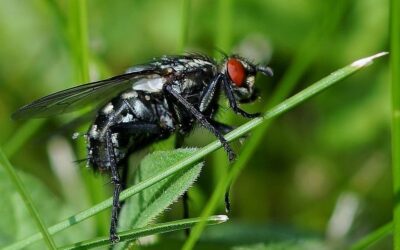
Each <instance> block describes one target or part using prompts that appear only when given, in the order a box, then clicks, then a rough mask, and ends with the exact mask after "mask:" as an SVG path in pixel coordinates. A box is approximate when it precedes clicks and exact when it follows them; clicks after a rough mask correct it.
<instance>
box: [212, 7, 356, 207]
mask: <svg viewBox="0 0 400 250" xmlns="http://www.w3.org/2000/svg"><path fill="white" fill-rule="evenodd" d="M219 3H220V4H219V13H218V17H219V19H218V20H219V22H218V24H219V25H218V27H219V29H220V30H221V31H219V32H217V39H216V44H217V47H218V48H223V49H225V50H227V49H228V48H230V43H229V42H230V40H231V36H230V32H231V30H230V24H231V23H232V22H233V20H232V15H233V13H232V1H230V0H220V1H219ZM347 6H348V1H347V0H339V1H336V2H330V1H328V2H326V3H325V5H324V9H323V11H321V12H322V14H321V16H322V17H323V18H322V20H323V21H322V22H320V23H316V24H315V25H314V27H313V29H312V31H311V32H310V34H309V35H308V36H307V38H306V39H305V41H304V42H302V44H301V46H300V47H299V49H298V52H297V54H296V55H295V56H294V59H293V62H292V63H291V64H290V67H289V68H288V70H287V71H286V73H285V75H284V76H283V78H282V80H281V81H280V82H279V83H278V84H277V86H278V88H277V90H276V92H275V93H274V95H273V96H271V99H270V100H269V101H268V102H267V104H266V105H265V108H264V110H268V109H269V108H271V107H273V106H274V105H276V104H278V103H279V102H281V101H282V100H284V99H285V98H287V97H288V96H289V94H290V93H291V92H292V91H293V89H294V88H295V87H296V85H297V84H298V82H299V79H300V78H301V77H302V76H303V74H304V72H305V71H306V70H307V69H308V67H309V66H310V64H311V63H312V62H313V60H314V58H315V57H316V56H317V55H318V51H319V50H320V49H321V48H323V47H324V46H325V45H326V44H327V43H328V41H329V38H330V36H331V35H332V34H333V32H334V31H335V30H336V28H337V26H338V24H339V22H340V20H341V17H342V16H343V14H344V12H345V10H347ZM227 51H229V50H227ZM272 121H273V120H271V121H269V122H266V123H264V124H263V125H261V126H260V127H259V128H258V129H256V130H255V131H254V132H253V134H252V136H251V137H250V138H249V139H248V140H247V141H246V142H245V145H244V146H243V150H242V151H241V153H240V157H239V158H238V160H237V161H236V162H235V163H234V165H233V166H231V167H232V168H238V169H243V168H244V167H245V166H246V164H247V163H248V162H249V161H250V160H251V159H252V156H253V153H254V152H256V149H257V148H258V147H259V145H260V144H261V143H262V141H263V139H264V138H265V134H266V132H267V131H268V128H269V126H270V125H271V123H272ZM222 154H225V152H223V151H219V152H217V154H216V155H218V157H214V165H215V166H218V168H213V171H214V174H216V176H217V178H218V179H217V180H216V181H215V183H218V182H219V181H220V180H221V179H224V178H226V174H225V173H226V169H227V168H228V166H227V163H226V160H225V157H220V156H221V155H222ZM222 166H223V167H222ZM234 181H235V180H234V179H233V180H232V183H234ZM213 210H215V208H214V209H213Z"/></svg>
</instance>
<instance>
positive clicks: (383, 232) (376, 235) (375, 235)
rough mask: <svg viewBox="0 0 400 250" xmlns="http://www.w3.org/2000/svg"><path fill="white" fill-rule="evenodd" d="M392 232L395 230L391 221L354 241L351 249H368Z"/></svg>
mask: <svg viewBox="0 0 400 250" xmlns="http://www.w3.org/2000/svg"><path fill="white" fill-rule="evenodd" d="M392 232H393V223H392V222H390V223H388V224H386V225H384V226H382V227H380V228H378V229H376V230H375V231H373V232H371V233H369V234H367V235H366V236H364V237H363V238H362V239H361V240H359V241H357V242H356V243H354V244H353V245H352V246H351V249H352V250H361V249H366V248H368V247H370V246H372V245H373V244H374V243H376V242H377V241H379V240H380V239H382V238H384V237H386V236H387V235H389V234H390V233H392Z"/></svg>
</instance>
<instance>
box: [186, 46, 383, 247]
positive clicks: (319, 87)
mask: <svg viewBox="0 0 400 250" xmlns="http://www.w3.org/2000/svg"><path fill="white" fill-rule="evenodd" d="M386 54H387V52H381V53H378V54H375V55H373V56H370V57H366V58H362V59H360V60H357V61H355V62H353V63H352V64H350V65H348V66H346V67H344V68H341V69H339V70H337V71H335V72H333V73H331V74H330V75H328V76H326V77H325V78H322V79H321V80H319V81H318V82H316V83H314V84H312V85H311V86H309V87H308V88H306V89H304V90H302V91H301V92H299V93H297V94H295V95H294V96H292V97H290V98H288V99H286V100H285V101H283V102H281V103H280V104H278V105H276V106H275V107H273V108H272V109H270V110H269V111H267V112H266V113H265V114H264V116H263V117H262V118H256V119H253V120H251V121H250V122H248V123H246V124H244V125H242V126H240V127H239V128H237V129H235V130H234V131H232V132H231V133H229V134H228V135H227V136H226V138H227V139H228V140H229V141H230V140H232V138H231V137H233V138H237V136H236V133H240V135H243V134H245V133H246V132H248V131H250V130H251V129H253V128H254V127H256V126H258V125H260V124H262V123H263V122H265V121H267V120H269V119H271V118H273V117H276V116H278V115H280V114H281V113H283V112H286V111H288V110H289V109H291V108H293V107H295V106H297V105H298V104H300V103H302V102H303V101H305V100H307V99H309V98H310V97H312V96H314V95H315V94H317V93H320V92H322V91H323V90H325V89H327V88H328V87H330V86H332V85H334V84H335V83H338V82H339V81H341V80H343V79H344V78H346V77H348V76H350V75H352V74H354V73H355V72H357V71H358V70H360V69H362V68H364V67H366V66H368V65H370V64H371V63H372V62H373V60H374V59H375V58H378V57H382V56H384V55H386ZM242 130H245V131H246V132H243V133H242ZM240 135H239V136H240ZM239 160H240V158H239ZM237 166H242V167H243V165H240V164H238V165H234V166H233V167H232V168H231V169H230V171H229V173H228V174H227V175H226V176H224V177H223V178H222V179H221V180H220V182H219V183H218V185H217V187H216V189H215V191H214V193H213V194H212V196H211V199H210V201H209V202H208V203H207V205H206V207H205V209H204V210H203V212H202V214H201V216H202V217H203V218H207V217H208V216H210V215H211V214H212V213H213V211H214V210H215V209H216V207H217V204H218V202H219V201H220V200H221V199H223V197H224V193H225V190H226V188H227V187H228V185H229V183H230V182H231V181H232V180H233V179H234V178H236V177H237V175H238V174H239V173H240V171H241V169H240V168H238V167H237ZM204 226H205V224H204V223H203V222H200V223H199V224H198V225H196V226H195V227H194V228H193V230H192V232H191V234H190V236H189V238H188V240H187V241H186V242H185V245H184V247H183V249H185V250H189V249H192V248H193V247H194V245H195V244H196V242H197V240H198V239H199V238H200V235H201V233H202V231H203V229H204Z"/></svg>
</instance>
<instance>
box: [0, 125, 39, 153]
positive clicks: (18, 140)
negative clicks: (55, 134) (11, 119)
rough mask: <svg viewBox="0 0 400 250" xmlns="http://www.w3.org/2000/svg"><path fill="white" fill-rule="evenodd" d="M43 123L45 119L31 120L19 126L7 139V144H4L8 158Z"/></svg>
mask: <svg viewBox="0 0 400 250" xmlns="http://www.w3.org/2000/svg"><path fill="white" fill-rule="evenodd" d="M44 123H45V120H43V119H41V120H31V121H28V122H26V123H24V125H22V127H21V128H19V129H18V131H17V132H16V133H15V134H14V135H13V137H11V139H10V140H8V142H7V144H6V145H4V153H5V154H6V155H7V157H8V158H11V157H12V156H13V155H14V154H15V153H16V152H17V151H18V150H19V149H20V148H21V147H22V145H24V144H25V142H26V141H27V140H28V139H29V138H31V137H32V135H33V134H35V133H36V132H37V131H38V130H39V129H40V128H41V127H42V126H43V124H44Z"/></svg>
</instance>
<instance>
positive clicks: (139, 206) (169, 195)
mask: <svg viewBox="0 0 400 250" xmlns="http://www.w3.org/2000/svg"><path fill="white" fill-rule="evenodd" d="M195 151H197V150H196V149H193V148H187V149H177V150H174V151H157V152H154V153H152V154H150V155H148V156H147V157H145V158H144V159H143V161H142V162H141V164H140V167H139V169H138V170H137V171H136V174H135V178H134V183H139V182H142V181H143V180H146V179H148V178H149V177H152V176H154V175H156V174H157V173H160V172H163V171H165V170H166V169H168V168H169V167H170V166H171V165H173V164H174V163H176V162H178V161H180V160H182V159H184V158H185V157H188V156H189V155H192V154H193V153H194V152H195ZM202 166H203V163H198V164H196V165H195V166H193V167H190V168H186V169H184V170H181V171H178V172H177V173H175V174H174V175H172V176H169V177H167V178H165V179H163V180H162V181H159V182H158V183H157V184H155V185H153V186H150V187H148V188H146V189H145V190H143V191H142V192H140V193H139V194H137V195H135V196H133V197H132V198H130V199H129V200H127V202H126V203H125V205H124V206H123V208H122V210H121V217H120V220H119V222H120V224H119V227H118V231H124V230H128V229H132V228H139V227H144V226H146V225H148V224H149V223H150V222H151V221H152V220H153V219H154V218H155V217H156V216H157V215H159V214H160V213H161V212H163V211H164V210H165V209H167V208H168V206H170V205H171V204H172V203H173V202H174V201H176V200H177V199H178V198H179V197H180V196H181V195H182V194H183V193H184V192H185V191H186V190H188V189H189V187H190V186H191V185H192V184H193V182H194V181H195V180H196V179H197V177H198V176H199V174H200V171H201V167H202ZM124 248H125V244H123V243H121V244H118V245H117V246H116V247H115V249H124Z"/></svg>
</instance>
